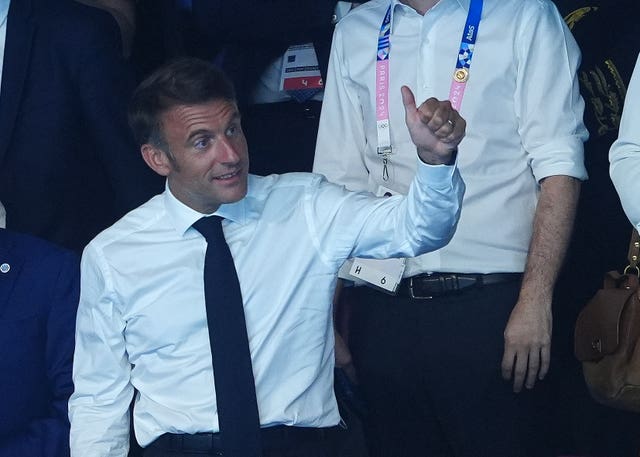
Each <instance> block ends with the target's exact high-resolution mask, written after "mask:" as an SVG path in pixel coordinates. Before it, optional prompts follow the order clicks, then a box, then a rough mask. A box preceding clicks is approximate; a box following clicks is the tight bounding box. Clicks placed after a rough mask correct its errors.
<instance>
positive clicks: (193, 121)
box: [142, 100, 249, 214]
mask: <svg viewBox="0 0 640 457" xmlns="http://www.w3.org/2000/svg"><path fill="white" fill-rule="evenodd" d="M161 121H162V130H163V134H164V138H165V140H166V143H167V145H168V149H169V151H161V152H160V151H158V149H157V148H155V147H154V146H151V145H145V146H143V149H142V150H143V155H144V156H145V160H147V163H149V160H152V161H154V160H157V161H159V162H157V163H156V166H154V165H152V164H151V163H149V165H150V166H151V167H152V168H153V169H154V170H155V171H156V172H158V173H160V174H162V175H164V176H167V178H168V181H169V189H171V192H172V193H173V195H175V196H176V198H177V199H178V200H180V201H181V202H182V203H184V204H185V205H187V206H189V207H191V208H193V209H195V210H196V211H199V212H201V213H205V214H209V213H212V212H214V211H215V210H217V209H218V207H219V206H220V205H221V204H222V203H233V202H237V201H238V200H241V199H242V198H243V197H244V196H245V195H246V193H247V173H248V170H249V156H248V152H247V141H246V139H245V137H244V133H243V132H242V128H241V126H240V113H239V112H238V107H237V106H236V104H235V103H233V102H231V101H227V100H214V101H212V102H207V103H204V104H201V105H178V106H176V107H174V108H172V109H170V110H168V111H167V112H165V113H164V114H163V115H162V116H161ZM145 147H147V148H151V149H153V150H154V151H155V152H152V154H154V158H151V159H148V158H147V154H148V153H149V152H148V151H149V149H147V152H145ZM167 153H168V154H167Z"/></svg>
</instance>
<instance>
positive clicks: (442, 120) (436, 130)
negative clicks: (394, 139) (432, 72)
mask: <svg viewBox="0 0 640 457" xmlns="http://www.w3.org/2000/svg"><path fill="white" fill-rule="evenodd" d="M401 91H402V103H403V104H404V110H405V122H406V124H407V127H408V128H409V134H410V135H411V141H413V143H414V144H415V145H416V147H417V148H418V155H419V156H420V159H421V160H422V161H423V162H425V163H428V164H430V165H439V164H448V163H451V162H452V161H453V160H454V159H455V153H456V151H457V148H458V144H460V141H462V138H464V132H465V128H466V125H467V123H466V121H465V120H464V119H463V118H462V117H461V116H460V114H458V112H457V111H456V110H454V109H453V107H452V106H451V103H450V102H449V101H448V100H445V101H439V100H438V99H436V98H429V99H427V100H426V101H425V102H424V103H422V104H421V105H420V106H416V99H415V97H414V95H413V92H411V89H409V88H408V87H407V86H402V88H401Z"/></svg>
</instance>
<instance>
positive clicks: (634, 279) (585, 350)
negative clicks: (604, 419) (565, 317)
mask: <svg viewBox="0 0 640 457" xmlns="http://www.w3.org/2000/svg"><path fill="white" fill-rule="evenodd" d="M639 253H640V238H639V237H638V232H637V231H636V230H634V231H633V234H632V236H631V243H630V246H629V265H628V266H627V267H626V268H625V270H624V274H622V275H621V274H620V273H618V272H617V271H610V272H608V273H607V274H606V275H605V278H604V286H603V288H602V289H600V290H599V291H598V292H597V293H596V294H595V296H594V297H593V298H592V299H591V300H590V301H589V302H588V303H587V305H586V306H585V307H584V309H583V310H582V311H581V312H580V314H579V315H578V320H577V321H576V328H575V333H574V352H575V355H576V357H577V358H578V360H580V361H581V362H582V370H583V373H584V379H585V381H586V383H587V387H588V388H589V391H590V392H591V396H592V397H593V398H594V399H595V400H597V401H598V402H600V403H602V404H604V405H607V406H611V407H614V408H619V409H624V410H628V411H636V412H640V288H639V285H638V276H640V269H639V267H638V260H639V259H638V256H639Z"/></svg>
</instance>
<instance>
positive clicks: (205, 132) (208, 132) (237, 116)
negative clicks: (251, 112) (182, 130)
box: [186, 111, 241, 144]
mask: <svg viewBox="0 0 640 457" xmlns="http://www.w3.org/2000/svg"><path fill="white" fill-rule="evenodd" d="M240 119H241V117H240V112H239V111H236V112H235V113H234V114H233V116H232V117H231V119H229V124H231V123H233V122H238V121H240ZM198 135H210V136H215V133H214V132H212V131H211V130H208V129H198V130H194V131H193V132H191V133H190V134H189V136H188V137H187V141H186V143H187V144H189V143H190V142H191V140H192V139H193V138H194V137H196V136H198Z"/></svg>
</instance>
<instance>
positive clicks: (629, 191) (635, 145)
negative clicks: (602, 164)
mask: <svg viewBox="0 0 640 457" xmlns="http://www.w3.org/2000/svg"><path fill="white" fill-rule="evenodd" d="M609 161H610V162H611V166H610V169H609V171H610V173H611V180H612V181H613V184H614V186H615V187H616V190H617V191H618V195H619V196H620V202H621V203H622V208H623V209H624V212H625V214H626V215H627V217H628V218H629V221H631V223H632V224H633V226H634V227H635V228H636V229H640V199H639V198H638V186H639V184H638V183H640V56H638V60H637V62H636V67H635V69H634V70H633V75H632V76H631V82H630V83H629V89H628V90H627V96H626V98H625V103H624V109H623V111H622V118H621V119H620V130H619V132H618V139H617V140H616V141H615V142H614V143H613V145H611V150H610V151H609Z"/></svg>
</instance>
